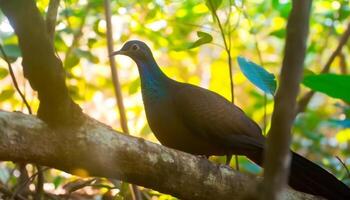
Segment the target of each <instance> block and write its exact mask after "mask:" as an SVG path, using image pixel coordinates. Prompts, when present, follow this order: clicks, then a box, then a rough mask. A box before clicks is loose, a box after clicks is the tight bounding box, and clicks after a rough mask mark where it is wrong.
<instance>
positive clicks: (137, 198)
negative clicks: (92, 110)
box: [104, 0, 142, 200]
mask: <svg viewBox="0 0 350 200" xmlns="http://www.w3.org/2000/svg"><path fill="white" fill-rule="evenodd" d="M104 8H105V17H106V25H107V48H108V55H110V54H111V53H112V52H113V32H112V20H111V16H112V11H111V5H110V0H104ZM109 62H110V67H111V73H112V82H113V87H114V92H115V95H116V101H117V106H118V110H119V116H120V124H121V127H122V130H123V132H124V133H126V134H129V128H128V123H127V118H126V112H125V107H124V103H123V95H122V92H121V86H120V82H119V77H118V70H117V67H116V62H115V59H114V57H112V56H109ZM129 186H130V191H131V194H132V198H133V200H141V199H142V197H141V192H140V190H139V189H138V187H137V186H136V185H133V184H130V185H129Z"/></svg>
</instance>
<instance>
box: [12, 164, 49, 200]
mask: <svg viewBox="0 0 350 200" xmlns="http://www.w3.org/2000/svg"><path fill="white" fill-rule="evenodd" d="M48 169H50V168H48V167H44V168H42V169H41V170H42V172H44V171H46V170H48ZM38 174H39V171H37V172H36V173H34V174H33V175H32V176H30V177H29V178H28V179H27V180H26V181H25V182H23V183H22V184H21V185H20V186H19V187H18V188H17V189H16V190H15V191H14V192H13V195H12V197H11V199H13V198H14V197H15V196H16V195H18V194H19V193H20V192H21V191H22V189H23V187H25V186H26V185H27V184H28V183H30V182H32V181H33V180H34V179H35V177H36V176H37V175H38Z"/></svg>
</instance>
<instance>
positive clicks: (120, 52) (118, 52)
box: [109, 50, 127, 57]
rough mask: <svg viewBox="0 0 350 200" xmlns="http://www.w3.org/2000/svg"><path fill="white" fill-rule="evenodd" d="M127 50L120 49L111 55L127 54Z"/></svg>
mask: <svg viewBox="0 0 350 200" xmlns="http://www.w3.org/2000/svg"><path fill="white" fill-rule="evenodd" d="M126 53H127V51H123V50H119V51H114V52H112V53H111V54H110V55H109V57H112V56H115V55H126Z"/></svg>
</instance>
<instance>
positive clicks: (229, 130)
mask: <svg viewBox="0 0 350 200" xmlns="http://www.w3.org/2000/svg"><path fill="white" fill-rule="evenodd" d="M115 55H125V56H128V57H130V58H131V59H132V60H133V61H134V62H135V63H136V65H137V68H138V71H139V74H140V79H141V93H142V99H143V103H144V108H145V113H146V118H147V121H148V124H149V126H150V128H151V130H152V132H153V133H154V135H155V136H156V138H157V139H158V140H159V142H160V143H161V144H162V145H164V146H167V147H170V148H173V149H176V150H180V151H184V152H187V153H190V154H194V155H200V156H206V157H209V156H213V155H215V156H227V160H229V159H230V158H231V155H233V154H235V155H244V156H246V157H248V158H249V159H250V160H252V161H253V162H255V163H256V164H257V165H259V166H261V167H263V154H264V149H265V140H266V138H265V137H264V136H263V134H262V131H261V128H260V127H259V126H258V125H257V123H255V122H254V121H253V120H252V119H250V118H249V117H248V116H247V115H246V114H245V113H244V112H243V110H241V109H240V108H239V107H237V106H236V105H234V104H233V103H231V102H230V101H228V100H227V99H226V98H224V97H223V96H221V95H219V94H217V93H215V92H213V91H210V90H207V89H205V88H201V87H199V86H195V85H192V84H188V83H182V82H178V81H176V80H174V79H171V78H169V77H168V76H167V75H166V74H165V73H163V71H162V70H161V69H160V67H159V66H158V64H157V62H156V60H155V59H154V57H153V54H152V51H151V49H150V48H149V47H148V46H147V45H146V44H145V43H144V42H142V41H139V40H130V41H127V42H126V43H125V44H124V45H123V46H122V48H121V49H120V50H118V51H114V52H112V53H111V54H110V56H115ZM288 184H289V186H290V187H292V188H293V189H295V190H298V191H301V192H305V193H309V194H313V195H318V196H322V197H325V198H327V199H331V200H342V199H344V200H345V199H347V200H349V199H350V189H349V187H348V186H347V185H345V184H344V183H343V182H342V181H340V180H338V179H337V178H336V177H335V176H334V175H332V174H331V173H329V172H328V171H327V170H325V169H323V168H322V167H320V166H319V165H317V164H315V163H313V162H312V161H309V160H308V159H306V158H304V157H302V156H301V155H299V154H297V153H295V152H292V161H291V168H290V176H289V182H288Z"/></svg>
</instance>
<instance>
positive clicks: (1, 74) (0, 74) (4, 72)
mask: <svg viewBox="0 0 350 200" xmlns="http://www.w3.org/2000/svg"><path fill="white" fill-rule="evenodd" d="M8 74H9V71H8V70H7V69H5V68H0V80H1V79H3V78H5V77H6V76H7V75H8Z"/></svg>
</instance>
